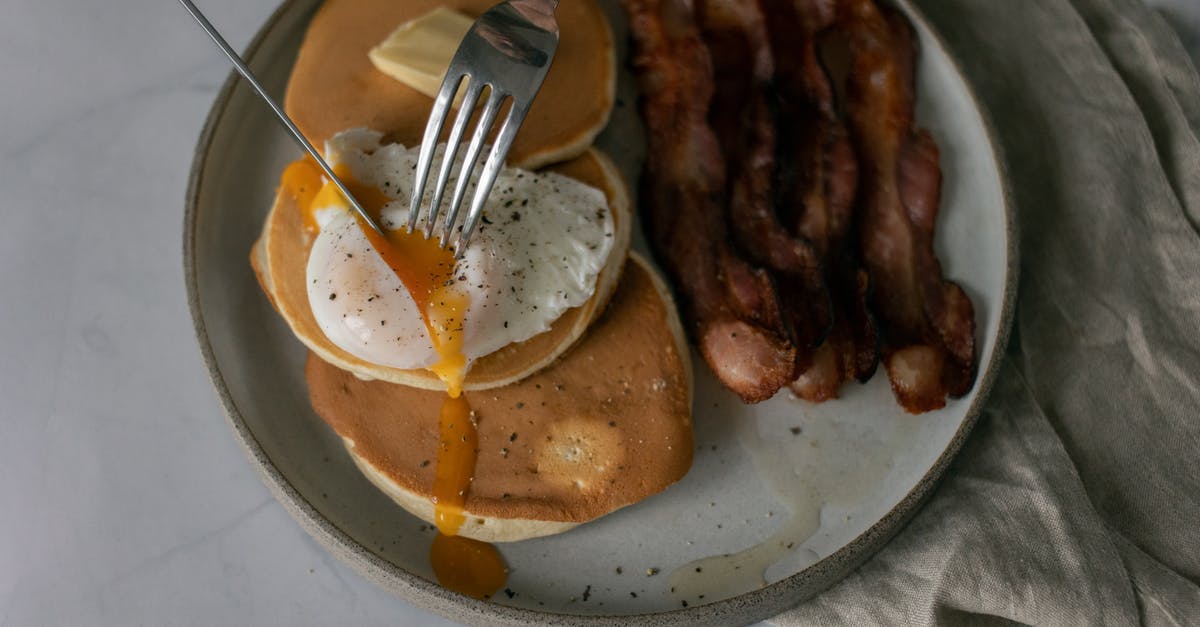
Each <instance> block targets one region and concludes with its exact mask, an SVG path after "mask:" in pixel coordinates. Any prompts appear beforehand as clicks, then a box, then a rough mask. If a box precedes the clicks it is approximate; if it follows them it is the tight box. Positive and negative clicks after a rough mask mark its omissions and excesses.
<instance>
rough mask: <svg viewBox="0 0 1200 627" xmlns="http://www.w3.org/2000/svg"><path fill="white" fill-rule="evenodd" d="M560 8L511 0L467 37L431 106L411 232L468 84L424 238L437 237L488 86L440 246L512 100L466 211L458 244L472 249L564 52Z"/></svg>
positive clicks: (543, 1) (551, 0) (553, 2)
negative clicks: (499, 179) (461, 151)
mask: <svg viewBox="0 0 1200 627" xmlns="http://www.w3.org/2000/svg"><path fill="white" fill-rule="evenodd" d="M557 8H558V0H508V1H507V2H502V3H500V4H498V5H496V6H494V7H492V8H491V9H489V10H488V11H487V12H486V13H484V14H483V16H482V17H480V18H479V19H478V20H477V21H476V22H475V24H474V26H472V27H471V30H469V31H467V34H466V36H465V37H463V40H462V43H461V44H459V46H458V52H456V53H455V54H454V58H453V59H452V60H451V61H450V69H449V70H447V71H446V76H445V78H444V79H443V80H442V87H441V89H440V90H439V91H438V95H437V98H436V99H435V100H434V102H433V111H432V112H431V113H430V114H429V122H428V124H427V125H426V126H425V136H424V139H422V141H421V151H420V153H419V154H418V157H417V170H416V178H415V179H414V180H413V190H412V198H411V200H410V202H409V217H408V228H409V230H410V231H414V230H416V228H417V223H418V221H419V220H420V217H421V205H422V203H421V200H422V199H423V197H424V195H425V183H426V179H427V178H428V176H429V169H430V166H431V165H432V162H433V156H434V150H435V149H436V147H437V143H438V138H439V137H440V136H441V133H442V125H443V123H444V122H445V121H446V117H447V115H449V113H450V107H451V104H452V103H453V102H454V96H455V94H457V93H458V90H459V88H460V87H461V86H462V82H463V80H464V79H465V80H467V87H466V94H465V95H464V97H463V99H462V104H461V105H460V106H459V110H458V117H457V118H456V119H455V120H454V126H452V127H451V129H450V136H449V138H448V141H447V145H446V151H445V154H443V156H442V167H441V170H440V172H439V173H438V177H437V183H436V184H435V185H434V187H433V197H432V199H431V202H430V204H429V210H428V215H427V216H426V218H425V236H426V237H431V236H432V235H433V233H434V228H435V226H436V224H437V218H438V213H439V212H440V205H441V202H442V197H443V196H444V195H445V191H446V186H447V183H448V182H449V180H450V174H451V171H452V170H453V168H454V162H455V157H456V156H457V154H458V148H459V144H460V143H461V140H462V136H463V133H464V132H465V131H466V128H467V124H468V123H469V122H470V119H471V117H472V113H473V112H474V109H475V103H476V101H478V100H479V97H480V95H481V94H482V93H483V90H484V88H485V87H487V88H490V90H491V91H490V94H489V95H488V98H487V101H486V103H485V104H484V106H483V112H482V113H481V114H480V117H479V122H478V123H477V124H476V125H475V130H474V132H473V133H472V137H471V143H470V145H469V146H467V152H466V155H465V157H464V158H463V164H462V168H461V169H460V171H459V173H458V181H457V183H456V184H455V186H454V194H453V196H451V199H450V206H449V208H448V211H447V213H446V218H445V221H444V223H443V227H442V232H441V239H440V244H441V246H442V248H445V247H446V246H447V245H449V243H450V238H451V236H452V234H453V232H454V224H455V221H456V220H457V219H458V214H459V209H460V208H461V207H462V201H463V198H464V196H466V192H467V185H468V184H469V183H470V181H471V175H472V173H473V172H474V170H475V164H476V161H478V159H479V153H480V152H481V151H482V150H483V146H484V142H485V141H486V140H487V136H488V134H489V133H490V132H491V129H492V126H493V125H494V124H495V122H496V118H497V116H498V115H499V113H500V109H501V107H502V106H503V105H504V103H505V101H506V100H509V99H510V98H511V101H512V106H511V107H510V108H509V111H508V116H507V117H506V118H505V119H504V121H503V122H502V123H501V124H500V130H499V132H498V133H497V135H496V140H495V142H494V143H493V144H492V147H491V151H490V152H489V153H488V157H487V162H486V163H485V164H484V166H483V172H482V173H481V174H480V176H479V183H478V185H477V187H476V188H475V196H474V197H473V198H472V199H471V206H470V209H468V210H467V215H466V218H465V219H464V221H463V225H462V227H461V232H460V233H459V236H458V241H457V242H456V243H455V246H454V250H455V254H456V255H458V256H462V254H463V252H464V251H466V248H467V243H468V242H469V241H470V239H471V234H472V233H474V232H475V226H476V225H477V224H478V223H479V218H480V216H481V215H482V213H483V204H484V202H485V201H486V200H487V197H488V194H489V193H491V191H492V185H493V184H494V183H495V182H496V175H497V174H499V172H500V168H501V167H502V166H503V165H504V158H505V157H506V156H507V155H508V151H509V149H510V148H512V143H513V138H515V137H516V135H517V130H518V129H519V128H521V123H522V122H523V121H524V120H525V114H526V113H528V112H529V106H530V104H531V103H532V102H533V97H534V96H535V95H537V92H538V90H539V89H540V88H541V86H542V81H543V80H545V78H546V72H547V70H549V69H550V62H551V61H553V60H554V52H555V50H557V49H558V21H557V20H556V19H555V17H554V12H555V10H556V9H557Z"/></svg>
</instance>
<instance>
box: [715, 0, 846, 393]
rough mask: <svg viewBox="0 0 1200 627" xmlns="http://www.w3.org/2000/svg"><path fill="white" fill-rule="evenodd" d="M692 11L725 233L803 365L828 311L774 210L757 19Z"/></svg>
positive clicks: (745, 7)
mask: <svg viewBox="0 0 1200 627" xmlns="http://www.w3.org/2000/svg"><path fill="white" fill-rule="evenodd" d="M696 12H697V16H698V19H699V25H700V29H701V33H702V36H703V39H704V42H705V44H707V46H708V50H709V53H710V56H711V58H712V61H713V72H714V80H715V84H716V91H715V94H714V98H713V102H712V107H711V108H710V109H709V116H708V117H709V123H710V125H711V126H712V127H713V129H714V130H715V131H716V136H717V139H718V141H719V142H720V145H721V150H722V154H724V155H725V158H726V166H727V176H728V177H729V181H730V185H729V196H728V199H727V204H728V206H729V219H730V231H731V232H732V234H733V239H734V242H735V243H736V244H737V245H738V252H739V253H740V254H742V255H744V256H745V257H746V258H748V259H749V260H750V261H751V262H753V263H755V264H758V265H760V266H763V267H766V268H767V269H769V270H770V271H771V274H772V276H773V277H774V278H775V282H776V285H777V286H779V289H780V292H781V296H782V297H783V303H784V310H785V312H786V315H787V316H788V321H789V322H790V323H791V326H792V329H793V331H794V334H795V336H794V337H795V340H796V345H797V367H798V369H799V370H801V371H802V370H806V369H808V368H809V367H810V366H811V364H812V355H813V351H814V349H816V348H817V346H819V345H820V344H821V342H822V341H824V339H825V337H826V336H827V335H828V333H829V329H830V325H831V323H832V312H831V310H830V302H829V294H828V291H827V289H826V286H825V280H824V276H823V273H822V269H821V263H820V260H819V258H818V255H817V252H816V250H815V249H814V248H813V246H812V244H810V243H809V242H808V241H807V240H805V239H804V238H802V237H797V236H796V235H794V234H792V233H790V232H789V229H787V228H786V227H785V226H784V225H783V224H782V223H781V222H780V220H779V216H778V214H777V212H776V210H775V193H774V186H775V182H776V161H775V153H776V141H775V131H776V125H775V116H774V112H773V111H772V110H771V107H770V104H769V102H768V89H769V86H770V82H771V80H772V78H773V75H774V72H775V62H774V60H773V59H772V51H771V48H770V46H769V45H768V43H767V32H766V30H767V27H766V24H765V20H764V19H763V14H762V12H761V11H760V8H759V6H758V5H757V4H756V3H754V2H746V1H744V0H699V2H698V3H697V7H696Z"/></svg>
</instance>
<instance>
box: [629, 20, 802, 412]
mask: <svg viewBox="0 0 1200 627" xmlns="http://www.w3.org/2000/svg"><path fill="white" fill-rule="evenodd" d="M625 8H626V10H627V12H628V13H629V16H630V28H631V31H632V33H633V37H634V42H635V44H636V54H635V56H634V59H633V65H634V68H635V70H636V72H637V74H638V77H639V80H640V82H641V87H642V94H643V100H642V114H643V116H644V118H645V121H646V129H647V133H648V154H647V164H646V176H645V177H644V179H643V181H644V183H645V185H644V188H643V207H644V209H645V211H646V213H647V222H648V226H649V231H650V237H651V240H652V242H653V243H654V245H655V249H656V252H657V254H658V256H659V259H660V261H661V262H662V263H663V265H664V266H665V268H666V269H667V271H668V272H669V273H670V274H671V275H672V278H673V279H674V281H675V286H676V289H677V293H678V295H679V297H680V304H681V305H682V309H683V312H684V316H685V318H686V319H687V320H688V323H689V326H690V330H691V333H692V335H693V338H694V340H695V342H696V343H697V344H698V346H699V349H700V353H701V354H702V355H703V356H704V359H705V361H707V362H708V364H709V366H710V367H711V368H712V370H713V372H714V373H715V374H716V376H717V378H718V379H719V380H720V381H721V382H722V383H723V384H724V385H725V386H726V387H728V388H729V389H730V390H732V391H734V392H735V393H737V394H738V395H739V396H740V397H742V399H743V400H745V401H746V402H758V401H761V400H765V399H767V398H770V397H771V396H772V395H774V393H775V392H776V391H778V390H779V389H780V388H781V387H783V386H785V385H787V384H788V383H789V382H791V381H792V380H793V379H794V378H795V376H796V369H797V368H796V362H797V348H796V343H795V342H794V341H793V334H792V329H791V327H790V325H789V324H788V320H787V319H785V318H784V316H783V313H782V311H781V309H780V299H779V294H778V292H777V290H776V288H775V285H774V283H773V281H772V279H771V277H770V275H769V274H768V273H767V272H766V271H764V270H762V269H761V268H755V267H753V266H751V265H749V264H747V263H746V262H745V261H743V260H741V259H739V258H738V257H737V255H736V254H735V253H734V251H733V250H731V247H730V245H729V243H728V233H727V230H726V222H725V220H726V216H725V213H724V211H723V209H722V206H721V204H720V203H721V201H722V200H723V199H724V198H725V194H726V191H725V184H726V168H725V161H724V159H723V157H722V154H721V150H720V147H719V143H718V141H717V137H716V136H715V134H714V132H713V130H712V129H711V128H710V127H709V125H708V112H709V106H710V103H711V101H712V98H713V70H712V63H711V58H710V56H709V53H708V50H707V48H706V47H705V45H704V42H703V41H702V40H701V38H700V32H699V29H698V28H697V25H696V21H695V16H694V14H693V12H692V10H691V5H690V3H689V2H687V0H625Z"/></svg>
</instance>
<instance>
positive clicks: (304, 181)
mask: <svg viewBox="0 0 1200 627" xmlns="http://www.w3.org/2000/svg"><path fill="white" fill-rule="evenodd" d="M280 184H281V185H282V186H283V188H284V189H285V190H287V192H288V193H289V194H291V195H292V198H295V199H296V204H297V205H299V206H300V219H301V220H303V221H304V228H305V230H307V231H308V232H309V233H316V232H317V231H318V230H320V227H318V226H317V218H316V217H315V216H314V215H313V206H314V203H313V200H314V199H315V198H316V197H317V191H318V190H320V189H321V168H320V166H318V165H317V162H316V161H313V159H312V157H306V158H304V159H300V160H299V161H293V162H292V163H291V164H289V165H288V167H286V168H284V170H283V177H282V180H280Z"/></svg>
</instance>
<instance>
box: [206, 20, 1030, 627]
mask: <svg viewBox="0 0 1200 627" xmlns="http://www.w3.org/2000/svg"><path fill="white" fill-rule="evenodd" d="M321 1H322V0H282V1H281V2H280V4H279V6H277V7H276V8H275V10H274V11H273V12H272V13H271V15H270V16H269V17H268V18H267V19H266V21H265V22H264V23H263V24H262V26H260V27H259V28H258V30H257V31H256V33H255V35H254V38H253V39H251V41H250V43H249V44H247V46H246V48H245V50H244V52H243V54H242V56H243V58H244V59H246V61H247V63H248V64H252V63H253V61H254V57H255V55H256V53H258V51H259V49H260V48H261V47H262V45H263V44H264V42H265V41H266V39H267V38H268V36H269V35H271V34H272V32H273V31H274V30H275V28H276V27H278V25H279V23H280V22H281V21H282V20H283V18H284V17H286V16H288V15H290V14H291V13H293V12H296V11H306V12H308V13H311V12H313V11H315V10H316V5H317V4H318V3H320V2H321ZM885 1H890V2H892V3H894V4H896V5H899V6H901V7H902V8H903V9H904V10H905V11H906V13H907V14H908V15H909V17H910V19H912V20H913V22H915V23H918V24H919V25H921V26H922V27H923V28H924V30H925V31H926V32H927V33H929V34H930V37H931V41H930V42H927V44H926V45H927V46H928V44H929V43H932V44H933V46H934V47H935V48H937V49H939V50H940V52H941V53H942V54H943V55H944V56H945V57H946V58H947V59H948V60H949V62H950V66H951V68H952V69H953V71H954V72H955V73H956V74H957V75H958V78H959V79H960V80H961V82H962V84H963V86H964V88H965V91H966V95H967V98H968V101H969V103H970V104H971V105H972V106H973V108H974V109H975V111H976V112H977V114H978V115H979V118H980V120H981V123H982V126H983V131H984V135H985V136H986V137H987V140H988V144H989V148H990V149H991V150H990V152H991V159H992V162H993V164H994V165H995V171H996V175H997V178H998V179H999V183H1000V185H999V188H1000V195H1001V201H1002V202H1001V205H1002V207H1003V210H1004V224H1005V235H1006V246H1005V248H1006V257H1007V264H1006V268H1005V280H1004V292H1003V295H1002V298H1001V305H1000V312H999V314H1000V318H999V325H998V328H997V333H996V343H995V347H994V349H993V352H992V356H991V359H990V360H989V361H988V363H987V365H986V366H985V367H984V368H982V369H981V370H982V371H981V372H980V374H979V380H978V381H977V383H976V385H977V386H979V387H978V391H977V392H976V395H975V398H974V400H973V401H972V402H971V405H970V407H968V409H967V412H966V415H965V416H964V418H963V420H962V422H961V423H960V424H959V426H958V428H957V429H956V431H955V433H954V436H953V437H952V438H951V439H950V442H949V443H948V444H947V446H946V448H945V449H944V450H943V451H942V452H941V454H939V455H938V457H937V459H935V460H934V462H933V464H932V465H931V466H930V468H929V470H928V471H927V472H926V473H925V474H924V475H923V476H922V477H921V479H920V480H919V481H918V482H917V483H916V484H915V485H914V486H913V487H912V488H911V489H910V490H909V491H908V493H907V494H905V496H904V498H902V499H900V501H899V502H898V503H897V504H896V505H895V506H894V507H892V508H891V509H890V510H889V511H888V512H887V513H886V514H884V515H883V516H882V517H881V518H880V519H878V520H877V521H875V522H874V523H873V524H872V525H871V526H870V527H868V528H867V529H866V530H865V531H863V532H862V533H860V534H859V535H858V536H857V537H855V538H854V539H853V540H851V541H850V542H848V543H847V544H845V545H843V546H842V547H841V548H839V549H838V550H837V551H834V552H833V553H831V554H830V555H828V556H826V557H825V558H824V559H821V560H819V561H818V562H816V563H815V564H812V565H811V566H809V567H806V568H805V569H803V570H801V571H800V572H798V573H794V574H792V575H790V576H788V577H785V578H784V579H781V580H779V581H777V582H775V583H772V584H770V585H768V586H765V587H763V588H760V589H758V590H754V591H751V592H747V593H743V594H740V595H738V596H734V597H730V598H728V599H722V600H720V601H714V602H712V603H708V604H705V605H699V606H694V607H688V608H680V609H674V610H669V611H666V612H656V613H648V614H647V613H643V614H610V615H580V614H563V613H557V612H550V611H541V610H533V609H526V608H519V607H511V606H506V605H501V604H499V603H492V602H488V601H482V600H479V599H475V598H472V597H468V596H465V595H462V594H459V593H456V592H452V591H450V590H447V589H446V588H443V587H441V586H440V585H438V584H436V583H433V582H432V581H429V580H427V579H425V578H423V577H421V576H419V575H417V574H415V573H412V572H409V571H407V570H405V569H404V568H402V567H400V566H398V565H396V564H394V563H392V562H390V561H388V560H385V559H383V558H381V557H379V556H378V555H376V554H375V553H373V552H372V551H371V550H370V549H368V548H367V547H365V546H363V545H362V544H360V543H359V542H357V541H356V540H355V539H354V538H353V537H351V536H350V535H349V534H347V533H346V532H344V531H343V530H342V529H340V528H339V527H338V526H337V525H336V524H334V523H333V522H332V521H331V520H329V519H328V518H326V517H325V516H324V515H322V514H321V513H320V512H319V511H318V510H317V509H316V507H314V506H313V505H312V503H310V502H309V501H308V499H306V498H305V497H304V495H303V494H301V493H300V492H299V491H298V490H297V489H296V488H295V487H294V486H292V484H291V483H290V482H289V481H288V479H287V477H285V476H284V474H283V473H282V472H281V471H280V470H279V468H277V467H276V466H275V464H274V463H273V462H272V461H271V459H270V457H269V456H268V455H267V453H266V451H265V450H264V449H263V447H262V445H261V444H259V442H258V440H257V439H256V438H255V436H254V433H253V432H252V430H251V429H250V427H249V425H248V424H247V423H246V421H245V419H244V418H243V417H242V414H241V411H240V410H239V409H238V407H237V405H236V403H235V402H234V399H233V396H232V394H231V393H230V391H229V388H228V386H227V384H226V382H225V377H224V374H223V373H222V372H221V369H220V366H219V364H218V363H217V358H216V355H215V353H214V351H213V348H212V344H211V342H210V340H209V337H208V330H207V329H208V325H207V324H206V321H205V319H204V315H203V312H202V310H201V306H200V293H199V287H198V282H197V278H196V268H197V261H196V223H197V220H198V217H199V214H198V207H199V197H200V190H201V187H202V186H203V184H204V175H205V165H206V161H207V156H208V153H209V151H210V149H211V147H212V142H213V140H214V138H215V135H216V131H217V129H218V127H219V126H220V123H221V121H222V119H223V118H224V116H225V113H226V110H227V109H228V106H229V104H230V101H231V100H232V97H233V95H234V91H235V88H236V87H237V84H238V78H239V77H238V75H237V73H236V72H234V71H232V70H231V71H230V73H229V75H228V76H227V78H226V79H225V81H224V83H223V84H222V86H221V89H220V90H219V91H218V92H217V96H216V98H215V99H214V101H213V104H212V107H211V108H210V109H209V112H208V114H207V116H206V117H205V121H204V126H203V127H202V129H201V131H200V135H199V137H198V139H197V142H196V147H195V149H194V152H193V156H192V167H191V169H190V172H189V175H188V183H187V191H186V195H185V199H184V201H185V202H184V216H183V271H184V284H185V288H186V292H187V304H188V310H189V312H190V314H191V317H192V323H193V328H194V332H195V336H196V341H197V343H198V344H199V348H200V353H201V357H202V359H203V361H204V365H205V368H206V370H207V371H208V376H209V380H210V383H211V385H212V386H213V390H214V391H215V392H216V395H217V397H218V399H219V401H220V403H221V406H222V409H223V410H224V414H225V418H226V422H227V423H228V424H229V426H230V427H231V428H232V429H233V431H234V434H235V435H236V436H237V441H238V443H239V445H240V447H241V449H242V451H243V452H244V453H245V454H246V456H247V458H248V459H249V460H250V461H251V465H252V466H253V467H254V468H255V470H256V471H257V472H258V474H259V476H260V477H261V479H262V480H263V482H264V483H266V485H267V488H268V489H269V490H270V492H271V493H272V495H273V496H274V497H275V500H276V501H278V502H279V503H280V504H281V505H283V507H284V509H285V510H286V511H287V512H288V514H289V515H291V516H292V518H294V519H295V520H296V521H297V522H298V523H300V526H301V528H303V529H304V530H305V531H306V532H307V533H308V534H309V535H310V536H311V537H312V538H313V539H315V540H316V541H317V542H318V543H319V544H320V545H321V546H322V547H323V548H324V549H325V550H328V551H329V552H330V553H332V554H333V555H335V556H336V557H337V558H338V559H340V560H341V561H342V562H343V563H345V564H347V565H348V566H350V567H351V568H352V569H354V570H355V571H356V572H358V573H359V574H361V575H362V576H364V577H365V578H366V579H368V580H370V581H371V582H373V583H375V584H376V585H379V586H381V587H383V588H384V589H386V590H388V591H390V592H392V593H393V594H396V595H397V596H399V597H401V598H402V599H403V600H404V601H405V602H407V603H410V604H412V605H414V606H416V607H419V608H421V609H423V610H427V611H431V612H434V613H437V614H440V615H442V616H445V617H447V618H451V619H453V620H459V621H464V622H469V623H483V622H487V623H488V624H497V621H499V622H500V623H503V624H512V625H525V624H529V623H531V622H536V623H554V624H559V625H618V624H627V623H630V622H638V623H641V624H653V625H697V624H701V625H704V624H724V623H728V622H729V621H730V620H738V621H742V622H749V621H753V620H761V619H763V618H767V617H770V616H774V615H776V614H778V613H779V612H782V611H784V610H786V609H788V608H791V607H793V606H795V605H798V604H799V603H801V602H803V601H804V600H807V599H809V598H812V597H813V596H816V595H817V594H819V593H820V592H823V591H824V590H826V589H828V588H829V587H831V586H832V585H833V584H835V583H837V582H838V581H841V580H842V579H843V578H844V577H845V576H846V575H848V574H849V573H850V572H851V571H853V570H854V569H855V568H857V567H858V566H860V565H861V564H862V563H864V562H865V561H867V560H868V559H869V558H870V557H871V556H873V555H874V554H875V553H876V552H877V551H879V550H880V549H881V548H882V547H883V546H884V545H885V544H886V543H887V542H888V541H889V540H891V539H892V538H893V537H894V536H895V535H896V534H898V533H899V532H900V531H901V530H902V529H903V528H904V527H905V526H906V525H907V523H908V521H909V520H910V519H911V518H912V517H913V516H914V515H915V514H916V512H917V511H919V510H920V509H921V506H922V505H923V504H924V503H925V501H926V500H927V499H928V498H929V497H930V496H931V495H932V493H933V491H934V489H935V488H936V487H937V485H938V484H939V483H940V481H941V479H942V478H943V477H944V475H945V472H946V469H947V468H948V467H949V465H950V463H951V462H952V461H953V460H954V459H955V458H956V457H957V455H958V453H959V452H960V450H961V449H962V446H963V444H964V443H965V442H966V439H967V437H968V436H969V435H970V433H971V431H972V430H973V428H974V426H975V424H976V422H977V421H978V419H979V417H980V414H981V413H982V411H983V408H984V405H985V404H986V402H987V400H988V397H989V396H990V393H991V391H992V387H993V385H994V383H995V380H996V378H997V376H998V374H999V371H1000V368H1001V366H1002V364H1003V362H1004V358H1005V355H1006V354H1007V346H1008V342H1009V338H1010V335H1011V330H1012V324H1013V317H1014V314H1015V309H1016V299H1017V286H1018V283H1019V273H1020V260H1019V254H1020V247H1019V231H1018V225H1017V216H1016V209H1015V207H1014V205H1013V201H1012V198H1013V197H1012V191H1011V184H1010V177H1009V172H1008V162H1007V160H1006V159H1005V155H1004V150H1003V146H1002V145H1001V144H1000V143H999V142H998V141H997V138H998V137H999V135H998V134H997V133H996V128H995V126H994V124H993V122H992V116H991V113H990V111H989V110H988V108H987V107H986V106H985V105H984V104H983V103H982V102H981V101H980V100H979V98H978V96H977V95H976V93H975V89H974V87H973V86H972V83H971V81H970V80H969V79H968V77H967V74H966V73H964V72H963V68H962V64H961V63H960V61H959V60H958V59H957V58H956V57H955V56H953V55H952V54H950V48H949V47H948V46H947V45H946V42H945V40H944V39H943V37H942V35H941V34H940V33H939V32H938V30H937V29H936V28H934V26H933V25H932V23H930V21H929V20H928V19H927V18H926V17H925V15H924V13H922V12H921V11H920V9H918V8H917V7H915V6H914V5H913V3H912V2H911V1H910V0H885Z"/></svg>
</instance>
